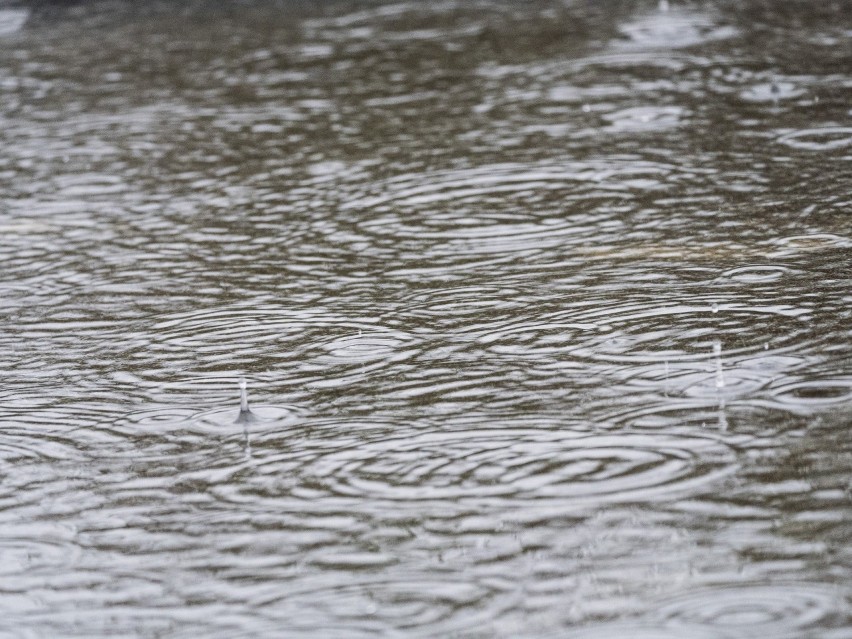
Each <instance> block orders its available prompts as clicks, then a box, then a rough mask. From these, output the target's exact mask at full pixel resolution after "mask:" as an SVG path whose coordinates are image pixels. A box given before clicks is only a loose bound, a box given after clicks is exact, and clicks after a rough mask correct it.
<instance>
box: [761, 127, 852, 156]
mask: <svg viewBox="0 0 852 639" xmlns="http://www.w3.org/2000/svg"><path fill="white" fill-rule="evenodd" d="M778 142H779V143H780V144H784V145H786V146H789V147H792V148H794V149H800V150H802V151H833V150H836V149H845V148H846V147H848V146H852V128H850V127H825V128H818V129H802V130H800V131H793V132H791V133H785V134H784V135H782V136H780V137H779V138H778Z"/></svg>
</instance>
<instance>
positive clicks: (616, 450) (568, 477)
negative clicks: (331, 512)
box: [298, 429, 734, 502]
mask: <svg viewBox="0 0 852 639" xmlns="http://www.w3.org/2000/svg"><path fill="white" fill-rule="evenodd" d="M733 467H734V454H733V452H732V451H731V450H730V449H729V448H728V447H727V446H726V445H725V444H723V443H721V442H720V441H717V440H715V439H712V438H708V437H700V436H681V435H664V434H660V435H651V434H630V433H618V434H612V435H597V434H593V435H589V434H578V433H573V432H560V431H553V432H549V431H539V430H533V429H530V430H520V429H507V430H499V429H494V430H489V429H484V430H483V429H478V430H471V431H467V432H455V433H420V434H415V435H411V436H409V437H391V438H385V439H373V440H370V441H364V442H360V443H359V444H358V445H357V446H353V447H349V448H345V449H340V448H338V449H335V450H328V451H324V452H321V453H320V454H318V455H317V456H316V457H315V458H314V459H312V460H310V461H307V462H305V463H303V465H302V466H301V467H300V469H299V471H298V475H299V476H300V477H302V478H305V479H308V478H309V479H310V480H311V483H312V485H313V486H317V485H318V486H324V487H325V488H326V490H327V491H328V492H330V493H332V494H335V495H338V496H350V497H359V498H363V497H374V498H376V497H377V498H383V499H391V500H398V501H406V500H430V499H440V500H458V499H468V500H475V501H479V500H487V499H490V498H500V499H523V500H531V499H532V500H534V499H567V500H572V501H581V502H582V501H587V500H593V501H595V502H600V501H630V500H633V499H641V500H647V499H649V498H652V497H662V498H664V497H667V496H671V495H677V494H681V493H683V492H689V491H700V490H701V489H702V488H703V487H704V486H706V485H707V484H709V483H712V482H713V481H715V480H716V479H718V478H719V477H721V476H724V475H726V474H727V473H729V472H730V471H731V470H732V469H733Z"/></svg>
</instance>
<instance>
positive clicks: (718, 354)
mask: <svg viewBox="0 0 852 639" xmlns="http://www.w3.org/2000/svg"><path fill="white" fill-rule="evenodd" d="M713 355H714V357H715V358H716V388H724V387H725V374H724V372H723V371H722V343H721V342H720V341H719V340H716V341H715V342H714V343H713Z"/></svg>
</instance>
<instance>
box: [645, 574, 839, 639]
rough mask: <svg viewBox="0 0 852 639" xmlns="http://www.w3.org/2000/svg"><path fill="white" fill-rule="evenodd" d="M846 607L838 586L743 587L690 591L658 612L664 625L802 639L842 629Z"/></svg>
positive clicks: (731, 586)
mask: <svg viewBox="0 0 852 639" xmlns="http://www.w3.org/2000/svg"><path fill="white" fill-rule="evenodd" d="M850 603H852V601H850V597H849V596H848V594H847V595H844V594H843V592H842V591H841V590H840V589H839V588H833V587H830V586H824V585H821V584H808V583H786V584H772V585H762V584H744V585H727V586H721V587H718V588H708V589H703V590H699V591H695V592H691V593H688V594H686V595H684V596H682V597H678V598H676V599H673V600H670V601H669V602H668V603H664V604H663V606H662V607H661V608H659V609H658V611H657V612H658V615H659V616H660V617H661V618H662V619H664V620H666V621H668V622H677V623H688V624H698V625H705V626H708V627H712V628H716V629H720V630H722V631H726V630H727V631H730V630H737V631H739V632H744V631H748V633H749V636H753V637H756V636H764V637H777V638H779V639H780V638H782V637H791V638H792V637H800V636H802V635H801V634H800V633H801V632H802V631H804V630H807V629H808V628H823V629H824V628H827V627H832V626H835V627H844V626H845V625H846V624H848V623H849V621H850V617H849V610H850ZM846 627H848V626H846Z"/></svg>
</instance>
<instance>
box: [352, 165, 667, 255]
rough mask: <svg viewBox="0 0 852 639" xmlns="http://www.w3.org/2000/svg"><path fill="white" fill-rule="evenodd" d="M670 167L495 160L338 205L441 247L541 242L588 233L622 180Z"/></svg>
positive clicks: (375, 229) (377, 226) (380, 187)
mask: <svg viewBox="0 0 852 639" xmlns="http://www.w3.org/2000/svg"><path fill="white" fill-rule="evenodd" d="M673 171H675V169H674V168H673V167H671V166H668V165H665V164H661V163H653V162H633V163H630V162H624V161H622V162H620V163H618V162H617V163H615V166H614V163H613V162H610V163H606V164H604V163H599V162H598V163H595V162H587V163H576V162H567V161H566V162H565V163H563V164H541V165H539V166H532V167H531V166H529V165H516V164H511V163H506V164H494V165H486V166H481V167H475V168H470V169H464V170H456V171H444V172H436V173H434V174H431V175H423V174H417V175H402V176H399V177H396V178H392V179H389V180H386V181H384V182H381V183H378V184H376V185H375V187H374V188H373V189H371V190H370V191H371V192H369V193H361V194H355V195H354V197H352V198H351V199H349V200H348V201H347V202H345V203H344V204H343V205H341V209H342V210H343V211H344V212H345V213H346V214H347V215H354V214H358V217H359V221H358V224H359V228H360V229H361V230H362V231H363V232H365V233H369V234H371V235H374V236H377V237H380V238H383V237H387V236H392V237H395V238H398V239H400V240H405V241H413V240H416V241H418V242H428V243H431V244H440V245H442V246H443V249H442V250H443V251H445V252H450V253H457V252H459V251H461V250H464V251H465V252H466V253H494V252H499V253H503V252H507V251H519V250H530V249H541V248H543V247H546V246H557V245H560V244H564V243H566V242H567V243H574V242H578V241H581V240H582V239H583V238H586V237H589V236H591V235H593V234H594V233H595V231H596V230H597V229H599V228H600V225H601V224H603V223H605V222H606V221H607V220H609V219H611V218H612V216H613V215H615V212H616V210H617V208H618V204H619V203H623V201H624V200H625V199H629V198H630V197H632V195H631V193H630V191H629V189H627V188H626V187H625V181H627V183H629V184H631V185H633V187H634V188H636V187H637V186H638V185H644V188H646V189H653V188H656V187H658V186H659V184H660V183H661V182H662V181H663V180H665V178H666V176H667V175H668V174H670V173H671V172H673ZM640 190H641V189H640Z"/></svg>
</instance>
